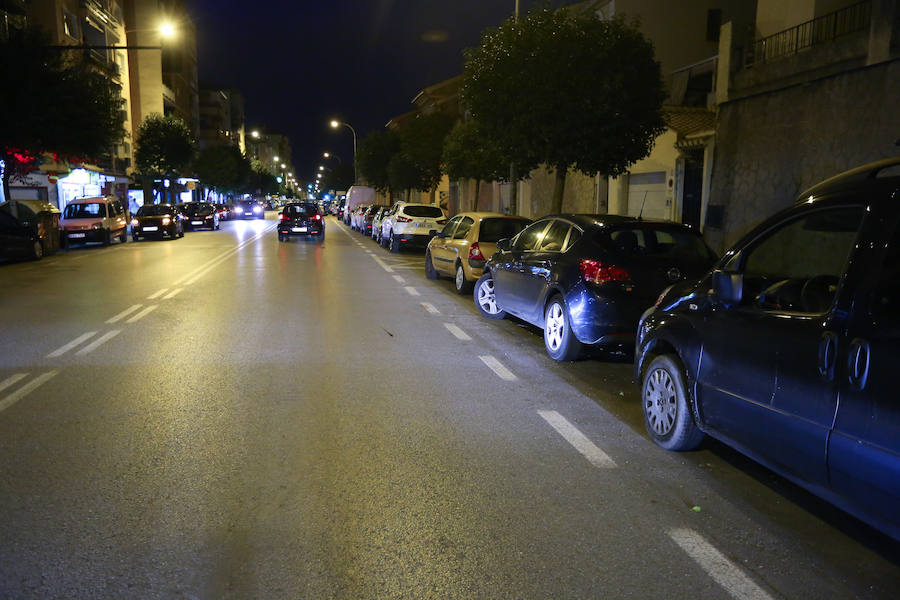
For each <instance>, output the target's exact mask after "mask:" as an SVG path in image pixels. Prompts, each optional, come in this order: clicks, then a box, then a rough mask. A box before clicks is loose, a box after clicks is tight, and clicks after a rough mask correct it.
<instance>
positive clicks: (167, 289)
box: [147, 288, 169, 300]
mask: <svg viewBox="0 0 900 600" xmlns="http://www.w3.org/2000/svg"><path fill="white" fill-rule="evenodd" d="M168 291H169V288H163V289H161V290H159V291H158V292H156V293H154V294H151V295H149V296H147V300H156V299H157V298H159V297H160V296H162V295H163V294H165V293H166V292H168Z"/></svg>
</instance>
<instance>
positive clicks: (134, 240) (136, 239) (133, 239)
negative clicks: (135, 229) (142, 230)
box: [131, 235, 140, 242]
mask: <svg viewBox="0 0 900 600" xmlns="http://www.w3.org/2000/svg"><path fill="white" fill-rule="evenodd" d="M139 239H140V238H139V237H138V236H136V235H133V236H131V241H132V242H136V241H138V240H139Z"/></svg>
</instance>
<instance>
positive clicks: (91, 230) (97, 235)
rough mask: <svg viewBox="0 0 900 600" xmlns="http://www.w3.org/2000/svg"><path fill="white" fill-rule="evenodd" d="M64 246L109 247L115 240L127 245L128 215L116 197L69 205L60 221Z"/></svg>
mask: <svg viewBox="0 0 900 600" xmlns="http://www.w3.org/2000/svg"><path fill="white" fill-rule="evenodd" d="M59 235H60V241H61V242H62V246H63V247H66V246H68V245H69V244H83V243H87V242H102V243H103V245H104V246H109V244H110V242H112V238H113V237H117V238H119V241H120V242H122V243H125V240H126V239H127V238H128V213H127V211H126V210H125V207H124V206H123V205H122V201H121V200H119V199H118V198H116V197H114V196H97V197H93V198H78V199H76V200H73V201H71V202H69V203H68V204H67V205H66V207H65V208H64V209H63V213H62V218H61V219H60V220H59Z"/></svg>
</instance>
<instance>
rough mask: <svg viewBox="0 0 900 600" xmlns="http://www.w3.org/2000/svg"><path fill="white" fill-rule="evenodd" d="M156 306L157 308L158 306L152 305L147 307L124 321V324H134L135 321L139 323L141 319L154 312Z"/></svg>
mask: <svg viewBox="0 0 900 600" xmlns="http://www.w3.org/2000/svg"><path fill="white" fill-rule="evenodd" d="M157 306H159V305H158V304H154V305H152V306H148V307H147V308H145V309H144V310H142V311H141V312H139V313H138V314H136V315H134V316H133V317H131V318H130V319H128V320H127V321H125V322H126V323H134V322H136V321H140V320H141V319H143V318H144V317H146V316H147V315H149V314H150V313H152V312H153V311H154V310H156V307H157Z"/></svg>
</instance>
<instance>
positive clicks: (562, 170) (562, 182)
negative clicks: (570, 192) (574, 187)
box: [550, 166, 568, 214]
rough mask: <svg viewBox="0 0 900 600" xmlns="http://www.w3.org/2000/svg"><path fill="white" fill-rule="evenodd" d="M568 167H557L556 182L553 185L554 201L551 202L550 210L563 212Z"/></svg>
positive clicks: (555, 212) (556, 212)
mask: <svg viewBox="0 0 900 600" xmlns="http://www.w3.org/2000/svg"><path fill="white" fill-rule="evenodd" d="M567 171H568V167H565V166H557V167H556V183H555V185H554V186H553V201H552V202H551V204H550V212H551V213H552V214H559V213H561V212H562V202H563V194H564V193H565V191H566V172H567Z"/></svg>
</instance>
